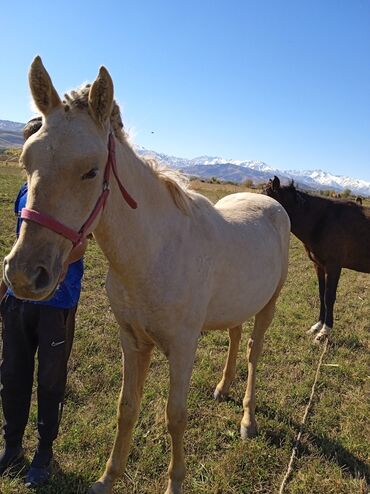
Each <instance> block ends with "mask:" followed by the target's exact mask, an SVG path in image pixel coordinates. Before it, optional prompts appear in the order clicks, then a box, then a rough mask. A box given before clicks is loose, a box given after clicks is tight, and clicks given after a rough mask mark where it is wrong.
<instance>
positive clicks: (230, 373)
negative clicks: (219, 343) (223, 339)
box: [214, 325, 242, 400]
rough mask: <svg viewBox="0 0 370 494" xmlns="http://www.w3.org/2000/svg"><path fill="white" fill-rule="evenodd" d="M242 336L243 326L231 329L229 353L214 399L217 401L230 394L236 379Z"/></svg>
mask: <svg viewBox="0 0 370 494" xmlns="http://www.w3.org/2000/svg"><path fill="white" fill-rule="evenodd" d="M241 334H242V326H241V325H240V326H236V327H235V328H230V329H229V351H228V354H227V359H226V365H225V368H224V372H223V376H222V379H221V381H220V382H219V383H218V384H217V386H216V389H215V392H214V397H215V399H216V400H222V399H223V398H225V397H227V396H228V394H229V390H230V386H231V383H232V381H233V380H234V378H235V369H236V358H237V355H238V350H239V343H240V338H241Z"/></svg>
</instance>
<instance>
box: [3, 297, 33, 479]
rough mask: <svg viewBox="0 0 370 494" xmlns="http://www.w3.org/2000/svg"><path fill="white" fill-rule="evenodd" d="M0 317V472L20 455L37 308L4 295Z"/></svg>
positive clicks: (31, 380)
mask: <svg viewBox="0 0 370 494" xmlns="http://www.w3.org/2000/svg"><path fill="white" fill-rule="evenodd" d="M1 318H2V341H3V348H2V360H1V366H0V376H1V402H2V409H3V416H4V423H3V435H4V441H5V448H4V451H3V452H2V453H1V455H0V474H2V473H3V472H4V471H5V470H6V468H7V467H8V466H10V465H11V464H12V463H13V461H12V460H13V458H15V457H22V456H23V450H22V439H23V434H24V430H25V427H26V425H27V421H28V415H29V408H30V402H31V394H32V383H33V371H34V358H35V352H36V349H37V333H36V326H37V310H35V306H34V305H33V304H29V303H27V302H22V301H20V300H17V299H16V298H14V297H11V296H7V297H6V298H5V299H4V300H3V302H2V304H1Z"/></svg>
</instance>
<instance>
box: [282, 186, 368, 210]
mask: <svg viewBox="0 0 370 494" xmlns="http://www.w3.org/2000/svg"><path fill="white" fill-rule="evenodd" d="M282 188H284V189H285V190H290V191H293V192H295V194H296V197H297V199H298V201H299V202H300V203H301V204H305V203H306V201H307V199H313V200H316V201H320V202H321V203H326V204H335V205H339V206H349V207H351V208H352V207H357V208H358V207H359V205H358V204H357V203H356V202H354V201H351V200H348V199H343V198H337V197H327V196H322V195H319V194H317V193H313V194H312V193H310V192H307V191H304V190H300V189H299V188H298V187H297V186H296V185H295V183H294V180H291V181H290V182H289V184H288V185H285V186H284V187H282Z"/></svg>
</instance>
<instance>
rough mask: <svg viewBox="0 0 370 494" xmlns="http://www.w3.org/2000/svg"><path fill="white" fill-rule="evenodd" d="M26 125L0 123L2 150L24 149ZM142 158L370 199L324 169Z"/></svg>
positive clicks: (364, 184)
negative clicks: (276, 178)
mask: <svg viewBox="0 0 370 494" xmlns="http://www.w3.org/2000/svg"><path fill="white" fill-rule="evenodd" d="M23 126H24V124H22V123H18V122H11V121H9V120H0V148H1V147H3V148H4V147H20V146H22V144H23V136H22V129H23ZM136 152H137V153H138V154H139V155H141V156H149V157H152V158H154V159H155V160H157V161H159V162H161V163H163V164H164V165H166V166H168V167H169V168H175V169H177V170H182V171H183V172H184V173H186V174H188V175H194V176H198V177H204V178H211V177H217V178H219V179H222V180H231V181H233V182H243V181H245V180H253V181H254V182H255V183H259V182H267V180H269V179H270V178H272V177H273V176H274V175H277V176H278V177H279V178H280V179H281V180H282V182H283V183H284V182H287V181H289V180H292V179H293V180H294V181H295V182H296V183H297V184H298V185H300V186H301V187H303V188H307V189H313V190H322V189H333V190H335V191H338V192H341V191H343V190H344V189H350V190H351V191H352V193H354V194H360V195H364V196H370V182H369V181H366V180H361V179H356V178H351V177H343V176H339V175H333V174H332V173H328V172H325V171H322V170H305V171H301V170H286V171H284V170H279V169H277V168H273V167H271V166H269V165H267V164H266V163H264V162H263V161H258V160H231V159H225V158H220V157H218V156H198V157H196V158H193V159H186V158H179V157H177V156H170V155H167V154H164V153H158V152H156V151H149V150H147V149H145V148H143V147H141V146H137V147H136Z"/></svg>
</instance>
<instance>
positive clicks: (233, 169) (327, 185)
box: [137, 148, 370, 196]
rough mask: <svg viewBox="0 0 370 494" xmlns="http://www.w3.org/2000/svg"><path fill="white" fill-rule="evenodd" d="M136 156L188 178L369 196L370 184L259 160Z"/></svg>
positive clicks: (141, 150)
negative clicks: (274, 182)
mask: <svg viewBox="0 0 370 494" xmlns="http://www.w3.org/2000/svg"><path fill="white" fill-rule="evenodd" d="M137 152H138V154H140V155H142V156H150V157H153V158H154V159H156V160H158V161H160V162H162V163H163V164H165V165H166V166H169V167H170V168H176V169H180V170H182V171H183V172H184V173H186V174H188V175H195V176H199V177H203V178H211V177H217V178H220V179H222V180H232V181H235V182H243V181H245V180H248V179H250V180H253V181H254V182H266V181H267V180H269V179H270V178H272V177H273V176H274V175H277V176H278V177H279V178H280V179H281V180H282V182H283V183H284V182H288V181H289V180H292V179H293V180H294V181H295V182H296V183H297V184H298V185H300V186H302V187H303V188H308V189H315V190H325V189H333V190H335V191H338V192H341V191H343V190H344V189H350V190H351V191H352V192H353V193H355V194H361V195H365V196H370V182H369V181H366V180H361V179H356V178H351V177H343V176H340V175H333V174H332V173H328V172H325V171H322V170H305V171H301V170H279V169H277V168H273V167H271V166H269V165H267V164H266V163H264V162H263V161H258V160H244V161H243V160H228V159H225V158H220V157H215V156H199V157H197V158H193V159H185V158H177V157H175V156H168V155H166V154H163V153H157V152H155V151H148V150H147V149H145V148H138V149H137Z"/></svg>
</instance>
